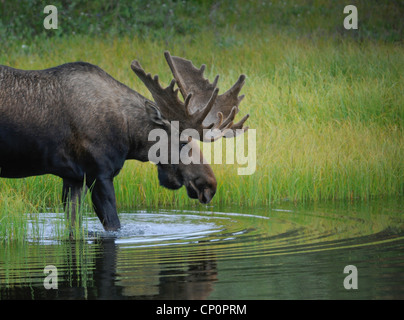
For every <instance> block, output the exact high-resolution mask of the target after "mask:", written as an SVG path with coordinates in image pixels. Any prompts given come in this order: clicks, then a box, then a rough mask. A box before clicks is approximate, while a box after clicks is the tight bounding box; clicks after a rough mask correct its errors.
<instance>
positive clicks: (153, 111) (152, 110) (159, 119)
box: [145, 100, 167, 126]
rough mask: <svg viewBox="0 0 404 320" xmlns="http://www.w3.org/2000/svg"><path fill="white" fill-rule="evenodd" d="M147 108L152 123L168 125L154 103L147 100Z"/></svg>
mask: <svg viewBox="0 0 404 320" xmlns="http://www.w3.org/2000/svg"><path fill="white" fill-rule="evenodd" d="M145 107H146V112H147V115H148V116H149V119H150V120H151V121H152V122H154V123H156V124H158V125H160V126H165V125H167V120H166V119H165V118H164V117H163V115H162V114H161V112H160V110H159V109H158V108H157V107H156V106H155V105H154V104H153V103H152V102H150V101H148V100H146V102H145Z"/></svg>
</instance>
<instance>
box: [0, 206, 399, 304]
mask: <svg viewBox="0 0 404 320" xmlns="http://www.w3.org/2000/svg"><path fill="white" fill-rule="evenodd" d="M40 219H41V221H40V222H41V223H42V225H43V231H42V232H43V236H42V239H41V240H40V241H38V240H32V241H30V240H29V235H28V240H27V241H26V242H25V243H24V244H20V245H17V244H8V245H2V246H1V247H0V250H1V253H0V299H1V300H5V299H404V215H403V200H402V199H393V200H391V199H390V200H384V201H369V202H359V203H356V202H354V203H350V204H346V203H338V202H334V203H328V204H312V205H305V206H303V205H300V206H295V205H293V204H291V203H284V204H280V205H273V206H272V207H265V208H243V207H233V208H217V207H201V209H200V210H166V209H164V210H158V211H156V210H154V211H152V210H138V211H135V212H128V213H120V219H121V223H122V225H123V228H122V230H120V231H119V232H104V231H103V230H102V227H101V225H100V223H99V221H98V220H97V219H96V218H95V217H94V216H92V215H90V216H89V217H87V218H85V224H86V226H87V228H88V230H89V236H88V238H86V239H85V240H83V241H71V242H70V241H57V240H56V239H57V238H55V236H54V234H53V228H54V227H53V226H54V225H55V224H54V221H55V220H60V219H63V216H62V214H55V213H44V214H41V218H40ZM50 265H52V266H54V267H56V271H57V286H58V288H57V289H45V287H44V280H45V278H46V277H47V275H48V274H45V273H44V268H45V267H46V266H50ZM347 265H353V266H355V267H356V270H357V285H358V289H346V288H345V287H344V279H345V278H346V277H348V276H350V277H351V276H353V275H354V273H346V274H345V273H344V268H345V267H346V266H347ZM50 274H53V275H55V273H50ZM350 283H353V282H352V281H351V282H350Z"/></svg>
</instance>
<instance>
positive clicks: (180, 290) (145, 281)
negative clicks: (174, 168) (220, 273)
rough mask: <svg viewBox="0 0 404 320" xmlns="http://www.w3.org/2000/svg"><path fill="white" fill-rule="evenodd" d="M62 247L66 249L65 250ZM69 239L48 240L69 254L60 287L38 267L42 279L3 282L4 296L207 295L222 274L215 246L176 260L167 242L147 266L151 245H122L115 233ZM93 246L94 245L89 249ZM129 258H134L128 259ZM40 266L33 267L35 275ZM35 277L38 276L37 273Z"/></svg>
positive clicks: (61, 266)
mask: <svg viewBox="0 0 404 320" xmlns="http://www.w3.org/2000/svg"><path fill="white" fill-rule="evenodd" d="M61 247H63V251H64V252H63V254H62V255H60V252H59V251H60V250H61ZM91 247H92V249H93V251H92V249H89V246H88V244H86V243H83V242H69V241H68V242H64V243H63V244H62V245H55V246H53V245H51V246H45V248H44V249H46V251H47V254H48V255H50V256H52V252H53V254H56V255H60V256H61V257H63V261H59V262H58V263H57V266H58V267H57V273H58V276H57V284H58V288H57V290H52V289H49V290H47V289H45V288H44V285H43V280H44V279H45V277H46V275H45V274H44V273H42V270H37V271H38V278H39V279H37V281H35V280H33V279H32V278H31V279H25V281H35V282H36V283H28V282H26V283H25V284H24V286H22V284H21V283H20V284H19V285H18V286H17V287H14V286H13V285H12V284H10V285H9V286H6V287H5V286H2V288H1V289H0V298H1V299H206V298H208V296H209V295H210V293H211V292H212V291H213V286H214V282H215V281H216V280H217V270H216V261H215V259H214V257H213V256H212V254H211V253H209V249H207V251H206V252H205V255H204V254H203V251H199V253H198V259H192V258H191V257H190V259H189V260H188V261H187V257H186V256H184V257H183V260H182V261H180V262H178V263H170V262H169V261H170V259H169V257H167V256H165V254H164V249H163V248H164V247H162V248H160V250H157V251H155V250H152V252H155V254H156V256H155V257H154V258H155V259H153V261H151V262H150V264H149V265H148V267H147V268H145V267H144V266H136V263H134V262H135V261H137V260H139V261H144V260H145V259H147V256H150V251H147V250H145V251H144V252H142V251H139V250H136V249H135V250H131V249H129V250H122V248H119V246H118V245H117V244H116V243H115V239H114V238H102V239H99V240H97V241H96V242H95V243H93V244H92V245H91ZM88 250H91V251H88ZM125 261H126V262H127V261H130V262H131V263H130V264H126V263H125ZM34 273H35V271H33V270H31V271H30V274H31V276H32V275H33V274H34ZM33 278H35V277H33Z"/></svg>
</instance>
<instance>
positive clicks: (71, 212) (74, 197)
mask: <svg viewBox="0 0 404 320" xmlns="http://www.w3.org/2000/svg"><path fill="white" fill-rule="evenodd" d="M86 191H87V187H85V191H84V193H83V181H80V180H73V179H66V178H65V179H63V191H62V201H63V206H64V209H65V212H66V218H67V219H70V226H71V227H72V228H73V227H74V225H75V223H76V216H77V213H78V210H79V208H80V205H81V197H82V196H84V195H85V192H86ZM80 218H81V217H80Z"/></svg>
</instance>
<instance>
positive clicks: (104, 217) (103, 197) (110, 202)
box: [91, 179, 121, 231]
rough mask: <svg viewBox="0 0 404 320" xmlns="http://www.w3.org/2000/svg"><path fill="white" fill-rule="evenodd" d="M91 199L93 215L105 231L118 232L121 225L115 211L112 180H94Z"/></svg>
mask: <svg viewBox="0 0 404 320" xmlns="http://www.w3.org/2000/svg"><path fill="white" fill-rule="evenodd" d="M91 199H92V201H93V206H94V210H95V213H96V214H97V216H98V218H99V219H100V221H101V223H102V225H103V226H104V229H105V230H107V231H116V230H118V229H119V228H120V227H121V223H120V221H119V218H118V214H117V211H116V200H115V190H114V184H113V182H112V179H102V180H96V181H95V183H94V186H93V188H92V194H91Z"/></svg>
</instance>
